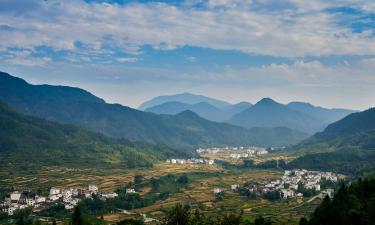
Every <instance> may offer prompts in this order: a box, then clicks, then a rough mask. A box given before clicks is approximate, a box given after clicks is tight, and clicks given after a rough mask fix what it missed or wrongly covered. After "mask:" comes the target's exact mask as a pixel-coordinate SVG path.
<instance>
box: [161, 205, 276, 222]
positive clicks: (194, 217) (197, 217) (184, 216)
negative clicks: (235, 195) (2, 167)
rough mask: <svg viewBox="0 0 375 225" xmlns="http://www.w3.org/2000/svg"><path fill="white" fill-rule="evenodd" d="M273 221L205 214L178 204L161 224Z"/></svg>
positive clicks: (259, 218)
mask: <svg viewBox="0 0 375 225" xmlns="http://www.w3.org/2000/svg"><path fill="white" fill-rule="evenodd" d="M271 224H272V223H271V221H270V220H268V219H264V218H263V217H257V218H256V219H255V221H254V222H247V221H244V220H243V219H242V216H241V215H235V214H226V215H224V216H218V215H216V216H205V215H204V214H203V213H201V212H200V211H199V210H198V209H192V208H191V207H190V206H188V205H181V204H177V205H176V206H175V207H174V208H172V209H171V210H170V211H168V213H167V215H166V216H165V218H164V219H163V220H162V222H161V225H271Z"/></svg>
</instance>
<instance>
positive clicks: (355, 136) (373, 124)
mask: <svg viewBox="0 0 375 225" xmlns="http://www.w3.org/2000/svg"><path fill="white" fill-rule="evenodd" d="M292 151H293V152H294V153H295V154H298V155H301V154H305V155H304V156H302V157H299V158H297V159H296V160H294V161H292V162H291V163H290V164H289V166H291V167H304V168H314V169H326V170H328V169H331V170H337V171H342V172H346V173H357V172H359V171H364V170H368V169H369V167H371V168H374V167H373V164H374V163H375V109H374V108H372V109H369V110H366V111H363V112H358V113H353V114H350V115H349V116H347V117H345V118H344V119H342V120H340V121H338V122H335V123H333V124H331V125H329V126H328V127H327V128H326V129H325V130H324V131H323V132H320V133H317V134H315V135H314V136H312V137H311V138H309V139H307V140H305V141H303V142H301V143H300V144H298V145H296V146H294V147H293V148H292ZM374 169H375V168H374ZM374 171H375V170H374Z"/></svg>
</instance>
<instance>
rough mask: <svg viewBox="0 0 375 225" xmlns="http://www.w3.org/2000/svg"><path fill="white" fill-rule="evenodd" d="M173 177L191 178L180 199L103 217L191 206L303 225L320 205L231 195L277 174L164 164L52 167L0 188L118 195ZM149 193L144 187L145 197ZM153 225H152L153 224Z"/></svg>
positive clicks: (9, 177) (158, 214)
mask: <svg viewBox="0 0 375 225" xmlns="http://www.w3.org/2000/svg"><path fill="white" fill-rule="evenodd" d="M168 174H173V175H182V174H184V175H187V176H188V178H189V183H188V184H187V185H186V186H185V187H183V188H182V189H181V190H180V191H179V192H177V193H171V194H170V196H169V197H168V198H167V199H165V200H160V201H157V202H155V203H154V204H152V205H150V206H147V207H144V208H140V209H134V210H131V211H130V212H131V213H134V214H128V213H129V212H127V213H123V212H116V213H113V214H107V215H104V218H105V220H106V221H108V222H115V221H118V220H121V219H123V218H128V217H134V216H135V215H137V216H139V215H141V214H145V215H147V216H148V217H150V218H154V219H160V218H162V217H163V216H164V215H165V212H166V211H167V210H168V209H170V208H172V207H173V206H175V205H176V204H177V203H183V204H190V205H191V206H193V207H197V208H199V209H200V210H202V211H203V212H205V214H207V215H224V214H228V213H238V214H242V215H243V218H245V219H249V220H253V219H254V218H255V217H256V216H258V215H262V216H264V217H270V218H271V219H272V220H273V221H274V222H277V224H298V221H299V219H300V217H301V216H303V215H309V214H310V213H311V212H313V210H314V209H315V207H316V206H317V204H319V201H318V200H317V201H313V202H311V203H306V200H307V199H304V201H302V200H288V201H287V200H282V201H276V202H270V201H268V200H263V199H259V200H249V199H247V197H245V196H240V195H239V194H238V193H236V192H234V191H232V190H231V188H230V186H231V185H232V184H240V185H241V184H244V183H246V182H248V181H252V182H254V181H264V180H272V179H276V178H279V177H280V176H282V174H283V172H282V171H278V170H259V169H250V168H248V169H227V168H222V167H221V166H219V165H176V164H167V163H160V164H156V165H154V166H153V167H152V168H143V169H109V168H102V169H71V168H61V167H47V168H42V169H40V170H38V171H37V172H33V173H29V174H9V173H5V172H1V173H0V178H1V179H0V186H12V187H14V188H16V189H21V190H22V189H32V190H41V191H44V192H46V191H48V190H49V188H50V187H58V188H68V187H77V186H86V185H88V184H96V185H98V186H99V189H100V191H102V192H111V191H114V190H115V189H116V188H118V187H119V186H121V185H124V184H127V183H129V182H132V181H133V180H134V176H135V175H142V176H143V177H144V180H145V181H147V180H150V179H151V178H153V177H154V178H158V177H161V176H165V175H168ZM214 188H220V189H221V190H222V191H223V193H224V194H223V196H224V197H223V200H221V201H217V200H215V196H214V194H213V189H214ZM149 191H150V188H149V187H143V188H142V189H141V190H140V192H139V193H140V195H145V194H147V193H148V192H149ZM151 224H152V223H151Z"/></svg>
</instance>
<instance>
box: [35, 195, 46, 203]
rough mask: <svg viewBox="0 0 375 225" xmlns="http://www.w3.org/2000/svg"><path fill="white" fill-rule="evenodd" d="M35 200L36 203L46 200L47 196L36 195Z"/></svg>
mask: <svg viewBox="0 0 375 225" xmlns="http://www.w3.org/2000/svg"><path fill="white" fill-rule="evenodd" d="M35 201H36V203H42V202H46V197H43V196H36V197H35Z"/></svg>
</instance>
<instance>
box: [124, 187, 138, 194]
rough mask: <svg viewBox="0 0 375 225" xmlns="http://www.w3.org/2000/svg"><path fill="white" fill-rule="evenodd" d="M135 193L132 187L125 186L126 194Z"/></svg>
mask: <svg viewBox="0 0 375 225" xmlns="http://www.w3.org/2000/svg"><path fill="white" fill-rule="evenodd" d="M135 193H137V192H136V191H135V190H134V189H133V188H127V189H126V194H135Z"/></svg>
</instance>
